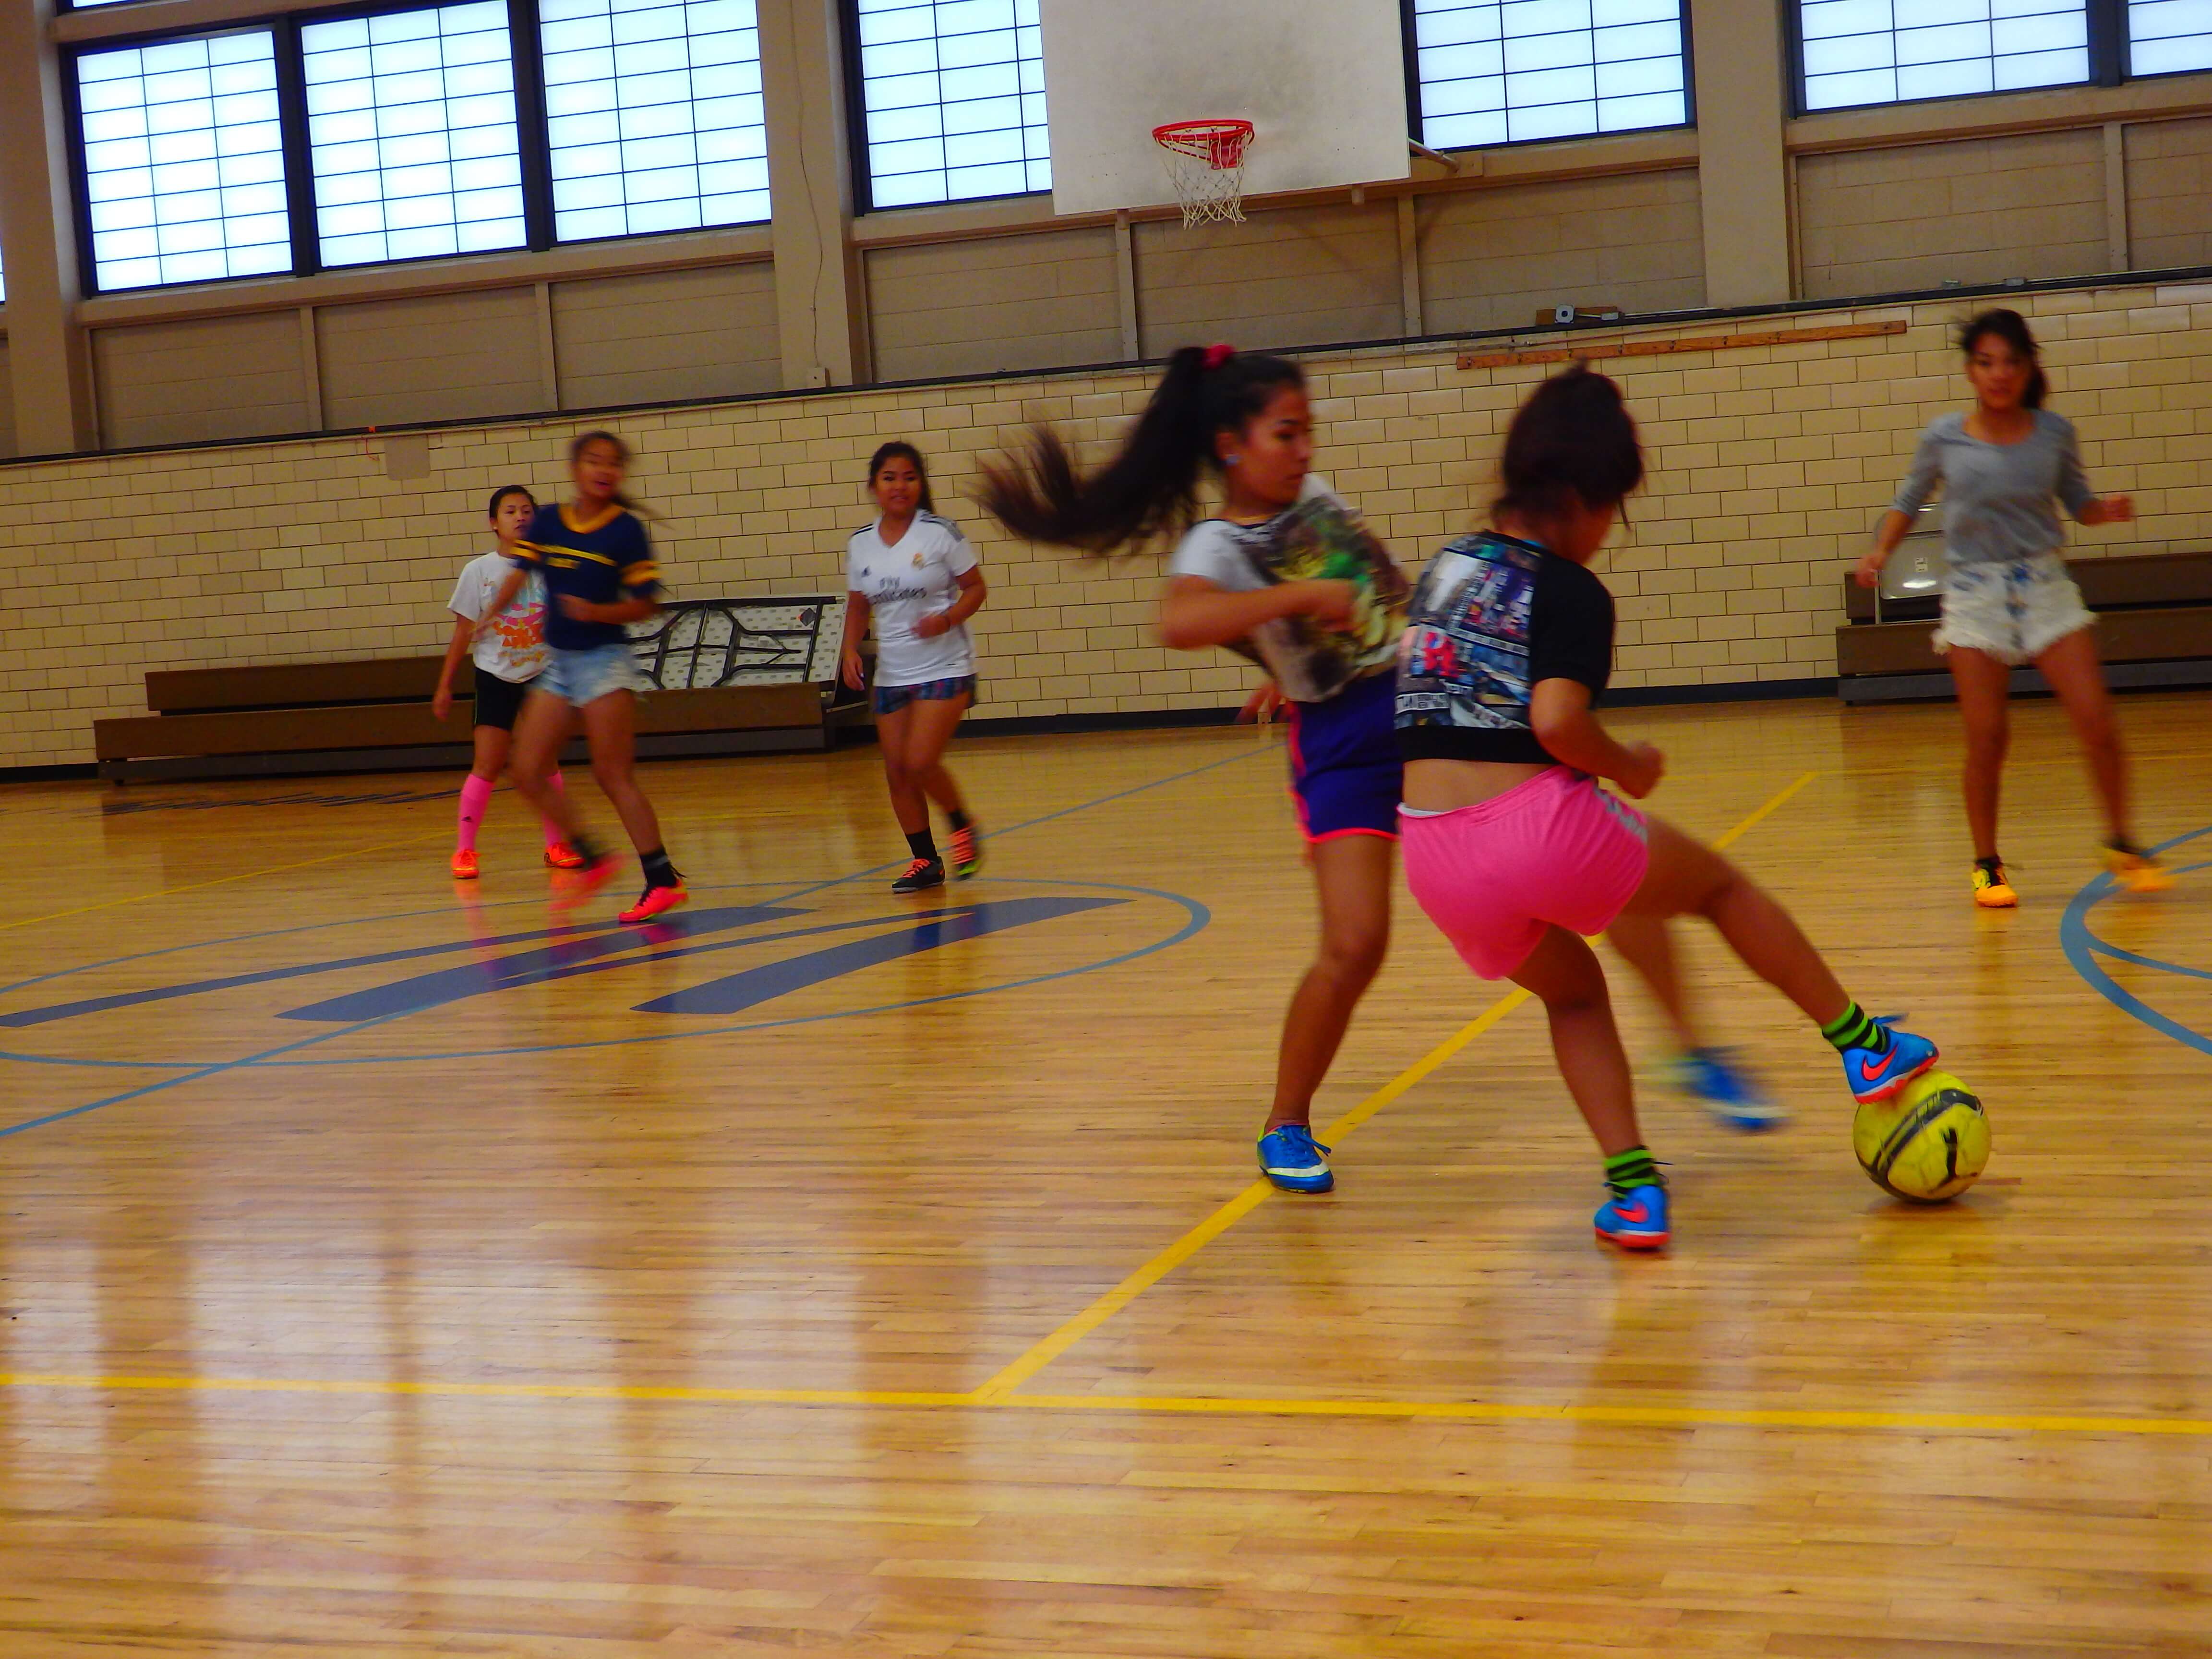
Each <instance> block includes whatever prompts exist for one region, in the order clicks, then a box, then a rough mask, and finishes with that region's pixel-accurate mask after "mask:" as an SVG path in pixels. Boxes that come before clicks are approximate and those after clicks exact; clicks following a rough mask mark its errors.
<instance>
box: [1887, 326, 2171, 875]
mask: <svg viewBox="0 0 2212 1659" xmlns="http://www.w3.org/2000/svg"><path fill="white" fill-rule="evenodd" d="M1959 349H1960V351H1961V352H1962V353H1963V354H1964V355H1965V356H1966V380H1967V381H1968V383H1969V384H1970V385H1971V386H1972V387H1973V391H1974V407H1973V408H1972V410H1969V411H1968V412H1966V413H1965V414H1963V415H1961V414H1950V415H1939V416H1936V419H1935V420H1934V421H1932V422H1929V426H1928V428H1927V430H1926V431H1924V432H1923V433H1922V434H1921V435H1920V447H1918V448H1917V450H1916V451H1915V452H1914V453H1913V457H1912V470H1911V471H1910V472H1909V473H1907V474H1906V475H1905V483H1904V484H1903V485H1902V486H1901V487H1900V488H1899V490H1898V492H1897V499H1896V501H1894V502H1893V503H1892V504H1891V507H1890V509H1889V511H1888V512H1887V513H1884V514H1883V515H1882V520H1881V529H1880V530H1878V531H1877V532H1875V544H1874V550H1873V551H1871V552H1870V553H1869V554H1868V555H1867V556H1865V557H1864V558H1863V559H1861V560H1860V561H1859V564H1858V571H1857V575H1858V580H1859V581H1860V583H1861V585H1862V586H1867V587H1873V586H1876V585H1877V584H1879V583H1880V582H1881V571H1882V567H1883V566H1884V565H1886V564H1887V563H1888V562H1889V556H1890V555H1891V554H1893V553H1894V552H1895V551H1896V550H1897V545H1898V544H1899V542H1901V541H1903V540H1904V539H1905V537H1906V536H1907V535H1908V534H1909V533H1910V532H1911V529H1912V526H1913V524H1914V521H1915V520H1917V518H1918V516H1919V513H1920V509H1921V508H1922V507H1925V506H1926V505H1927V504H1928V501H1929V498H1930V497H1932V496H1933V495H1935V493H1936V489H1937V487H1938V486H1939V485H1940V486H1941V487H1942V491H1943V561H1944V564H1945V566H1946V567H1947V568H1946V570H1945V573H1944V578H1943V625H1942V628H1941V629H1938V630H1937V631H1936V649H1937V650H1938V651H1940V652H1942V653H1943V655H1944V659H1945V661H1946V662H1948V664H1949V665H1950V669H1951V678H1952V682H1953V684H1955V685H1956V686H1957V688H1958V692H1959V714H1960V717H1961V718H1962V719H1963V720H1964V721H1965V723H1966V829H1967V831H1968V833H1969V834H1970V835H1972V837H1973V842H1974V869H1973V895H1974V902H1975V903H1976V904H1978V905H1980V906H1981V907H1983V908H1984V909H1990V910H2008V909H2010V908H2013V907H2014V906H2015V905H2016V904H2018V903H2019V902H2020V896H2019V895H2018V894H2017V893H2015V891H2014V890H2013V885H2012V883H2011V881H2010V880H2009V879H2008V878H2007V876H2006V873H2005V866H2004V860H2003V859H2002V858H2001V857H1999V856H1998V854H1997V796H1998V790H1999V786H2000V784H2001V783H2002V781H2003V776H2004V757H2005V748H2006V745H2007V743H2008V738H2009V732H2008V725H2009V720H2008V708H2007V705H2008V702H2009V701H2010V698H2011V693H2012V671H2013V670H2014V669H2015V668H2016V667H2018V666H2020V665H2021V664H2023V663H2031V662H2032V663H2033V664H2034V665H2036V667H2037V668H2039V670H2041V671H2042V673H2043V678H2045V681H2047V682H2048V683H2049V684H2050V686H2051V690H2053V691H2055V692H2057V694H2058V701H2059V702H2061V703H2063V704H2064V705H2065V708H2066V715H2067V718H2068V719H2069V720H2070V721H2072V723H2073V726H2074V735H2075V737H2076V738H2078V739H2079V740H2080V742H2081V750H2082V754H2083V757H2084V758H2086V759H2087V762H2088V763H2089V775H2090V777H2091V779H2092V781H2093V782H2094V783H2095V785H2096V789H2097V794H2098V797H2099V799H2100V801H2101V803H2102V804H2103V806H2104V809H2105V833H2106V840H2105V847H2104V856H2105V862H2106V865H2107V866H2109V867H2110V868H2111V870H2112V874H2113V875H2114V876H2115V877H2116V878H2118V881H2119V883H2120V884H2121V885H2122V886H2124V887H2125V888H2127V889H2129V890H2130V891H2133V892H2137V893H2154V892H2158V891H2160V890H2163V889H2165V888H2166V887H2168V886H2171V885H2172V878H2171V877H2170V876H2168V875H2167V874H2166V871H2165V870H2164V868H2163V867H2161V866H2160V864H2159V861H2158V860H2157V859H2155V858H2154V857H2153V856H2152V855H2151V854H2150V853H2149V851H2148V849H2146V848H2144V847H2143V846H2142V844H2141V843H2140V842H2137V841H2136V839H2135V830H2134V828H2133V826H2132V825H2131V824H2130V822H2129V817H2128V759H2127V751H2126V750H2125V749H2124V748H2123V746H2122V745H2121V743H2120V733H2119V722H2118V720H2117V719H2116V718H2115V717H2114V715H2113V713H2112V693H2111V692H2110V691H2109V690H2107V689H2106V684H2105V667H2104V664H2103V662H2102V661H2101V660H2100V659H2099V658H2098V655H2097V641H2096V636H2095V635H2094V634H2093V632H2092V631H2091V630H2092V629H2093V626H2094V624H2095V622H2096V618H2095V617H2093V616H2091V615H2090V614H2089V609H2088V607H2087V605H2083V604H2082V603H2081V589H2080V588H2078V587H2076V586H2075V585H2074V579H2073V578H2072V577H2071V576H2069V575H2068V574H2066V561H2065V558H2064V557H2063V554H2062V553H2061V551H2060V550H2061V549H2062V548H2063V546H2064V544H2065V540H2066V534H2065V532H2064V531H2063V530H2062V529H2061V528H2060V527H2059V524H2058V513H2057V506H2063V507H2065V508H2066V510H2067V511H2068V512H2069V513H2072V514H2073V515H2074V520H2075V523H2076V524H2083V525H2101V524H2125V523H2126V522H2127V521H2128V520H2130V519H2132V518H2134V517H2135V515H2136V509H2135V503H2134V502H2133V501H2130V499H2129V498H2128V497H2127V496H2125V495H2109V496H2106V497H2103V498H2101V499H2100V497H2099V496H2098V495H2097V493H2096V492H2095V491H2094V490H2093V489H2090V488H2089V480H2088V477H2087V474H2086V473H2085V472H2084V471H2082V468H2081V446H2080V445H2079V444H2078V443H2077V442H2076V441H2075V436H2074V427H2073V424H2072V422H2069V421H2067V420H2066V419H2065V418H2064V417H2063V416H2058V415H2054V414H2052V413H2051V411H2050V410H2047V409H2045V407H2044V406H2043V402H2044V398H2045V396H2046V394H2047V393H2048V392H2049V390H2050V386H2049V383H2048V382H2047V381H2046V380H2045V379H2044V374H2043V362H2042V355H2041V353H2040V352H2039V350H2038V349H2037V347H2036V343H2035V336H2034V335H2033V333H2032V332H2031V331H2029V329H2028V326H2027V319H2026V318H2024V317H2022V316H2021V314H2020V313H2018V312H2017V311H2008V310H2006V309H2004V308H2003V307H1996V308H1995V309H1992V310H1989V311H1984V312H1983V313H1981V314H1980V315H1978V316H1977V317H1975V318H1973V319H1971V320H1970V321H1968V322H1967V324H1966V326H1965V327H1964V328H1962V329H1961V330H1960V331H1959ZM2054 503H2056V504H2057V505H2054Z"/></svg>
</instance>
